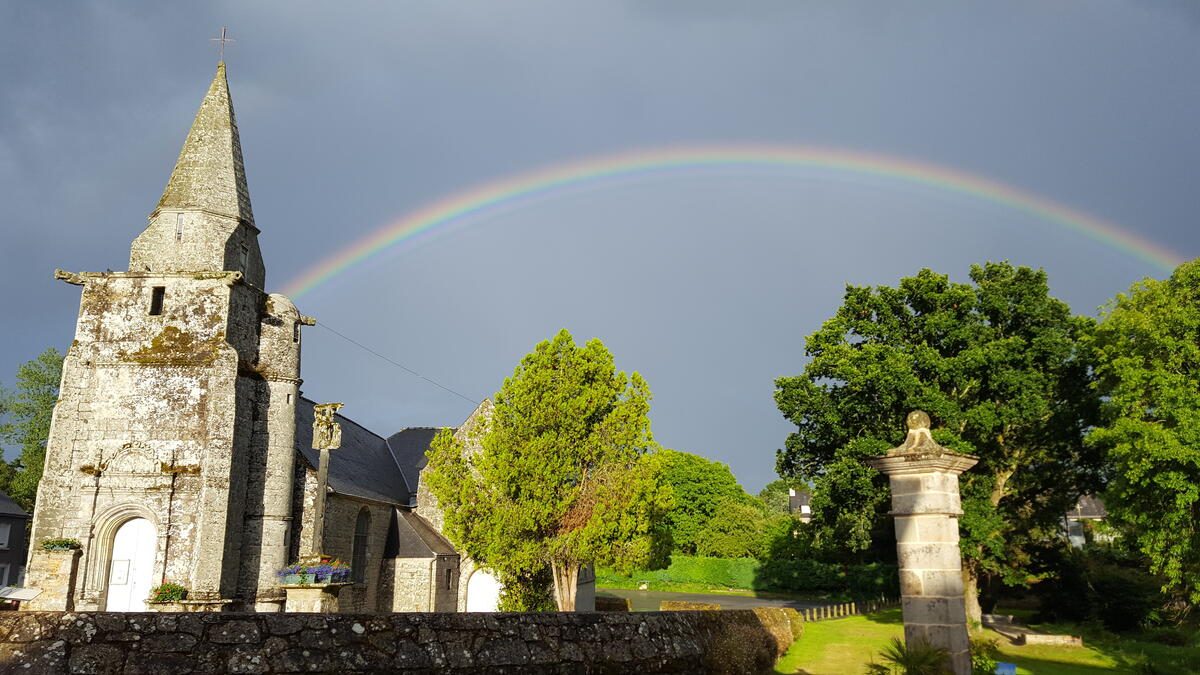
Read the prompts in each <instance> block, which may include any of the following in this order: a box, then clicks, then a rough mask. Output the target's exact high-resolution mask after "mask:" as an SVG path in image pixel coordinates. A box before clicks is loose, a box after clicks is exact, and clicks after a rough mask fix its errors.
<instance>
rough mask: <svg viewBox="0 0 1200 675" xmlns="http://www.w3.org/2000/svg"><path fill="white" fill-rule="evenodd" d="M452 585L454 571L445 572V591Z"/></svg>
mask: <svg viewBox="0 0 1200 675" xmlns="http://www.w3.org/2000/svg"><path fill="white" fill-rule="evenodd" d="M453 585H454V570H446V590H450V587H451V586H453Z"/></svg>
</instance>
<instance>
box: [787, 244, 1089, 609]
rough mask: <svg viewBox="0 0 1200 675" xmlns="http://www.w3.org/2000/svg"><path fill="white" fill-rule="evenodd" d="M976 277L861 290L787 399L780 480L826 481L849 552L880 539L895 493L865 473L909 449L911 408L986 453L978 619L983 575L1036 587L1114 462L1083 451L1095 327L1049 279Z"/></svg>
mask: <svg viewBox="0 0 1200 675" xmlns="http://www.w3.org/2000/svg"><path fill="white" fill-rule="evenodd" d="M970 277H971V281H972V282H973V284H961V283H951V282H950V281H949V279H948V278H947V277H946V276H945V275H941V274H936V273H934V272H932V271H930V270H928V269H925V270H921V271H920V272H919V273H918V274H917V275H916V276H915V277H909V278H905V279H902V280H901V281H900V285H899V286H898V287H896V288H891V287H886V286H879V287H876V288H874V289H872V288H870V287H859V286H847V288H846V293H845V296H844V301H843V304H842V306H841V307H840V308H839V309H838V311H837V314H836V315H835V316H834V317H833V318H831V319H829V320H828V321H826V322H825V324H824V325H823V326H822V327H821V329H820V330H818V331H817V332H815V333H813V334H812V335H811V336H809V337H808V339H807V341H806V343H805V349H806V353H807V354H808V356H810V357H811V361H810V362H809V363H808V365H807V366H806V367H805V369H804V373H803V374H802V375H798V376H795V377H783V378H779V379H778V380H777V381H776V387H777V389H776V392H775V400H776V403H777V404H778V406H779V409H780V411H781V412H782V413H783V414H784V416H786V417H787V418H788V419H789V420H791V421H792V422H794V423H795V424H796V426H797V429H796V431H795V432H794V433H792V434H791V435H790V436H789V437H788V439H787V443H786V447H785V449H784V450H781V451H780V452H779V455H778V467H777V468H778V470H779V473H780V475H781V476H784V477H785V478H791V477H795V478H803V479H812V480H814V481H815V485H814V494H813V500H812V504H813V511H814V515H813V523H812V525H813V526H814V529H815V530H816V531H817V532H818V535H817V536H818V537H820V536H826V537H829V538H832V541H833V543H834V544H835V545H836V546H843V547H846V548H849V549H855V550H861V549H864V548H866V547H867V546H868V545H869V544H870V532H871V531H872V529H873V528H874V526H875V524H876V523H878V522H879V521H880V520H881V519H882V518H883V515H884V514H883V509H884V508H885V507H886V503H887V501H886V498H887V488H886V480H885V479H884V477H883V476H882V475H880V474H878V473H875V472H872V471H869V470H866V471H864V470H863V468H861V462H862V460H864V459H867V458H869V457H874V456H878V455H879V454H881V453H882V452H884V451H885V450H886V449H887V448H888V447H892V446H896V445H899V444H900V443H901V442H902V441H903V439H904V435H905V425H904V419H905V416H906V415H907V413H908V412H910V411H911V410H914V409H922V410H925V411H927V412H928V413H929V414H930V416H931V417H932V418H933V419H934V421H935V426H936V428H935V429H934V432H933V435H934V438H935V439H936V440H937V441H938V442H939V443H941V444H943V445H945V446H947V447H950V448H952V449H954V450H958V451H962V452H969V453H972V454H975V455H978V456H979V458H980V461H979V464H978V465H977V466H976V467H975V468H973V469H972V470H971V471H969V472H967V473H966V474H964V475H963V477H962V488H961V490H962V495H963V510H964V515H963V517H962V519H961V521H960V529H961V533H962V550H963V554H964V560H963V564H964V571H965V575H964V577H965V579H966V581H967V596H966V597H967V601H968V611H969V613H970V615H971V616H972V617H974V618H976V619H978V616H979V614H980V607H979V604H978V582H979V580H980V579H981V578H985V579H986V580H988V581H992V580H995V579H1003V580H1004V581H1007V582H1008V583H1021V582H1023V581H1024V579H1025V578H1026V577H1027V575H1028V573H1029V557H1028V555H1027V554H1026V552H1025V550H1024V549H1025V548H1026V547H1027V546H1028V545H1029V544H1030V542H1033V541H1037V540H1043V539H1046V538H1048V537H1052V536H1057V533H1058V527H1059V526H1058V523H1059V522H1060V521H1061V518H1062V514H1063V513H1064V512H1065V511H1066V510H1067V508H1068V507H1069V506H1070V505H1071V504H1073V503H1074V500H1075V499H1076V498H1077V497H1078V495H1079V494H1080V493H1081V492H1090V491H1093V490H1096V489H1097V488H1098V487H1099V485H1100V482H1101V481H1100V478H1101V475H1100V474H1101V461H1100V456H1099V453H1098V452H1096V451H1095V450H1093V449H1091V448H1089V447H1087V446H1085V445H1084V443H1083V438H1084V435H1085V430H1086V429H1087V428H1088V427H1089V426H1090V425H1091V424H1092V423H1093V421H1094V419H1095V414H1096V397H1095V395H1094V393H1093V392H1092V391H1091V390H1090V382H1091V375H1090V370H1089V367H1088V364H1087V362H1086V359H1084V358H1081V351H1082V349H1083V347H1082V344H1081V338H1082V337H1084V336H1086V335H1088V333H1089V332H1090V331H1091V330H1092V328H1093V327H1094V322H1093V321H1091V320H1090V319H1087V318H1083V317H1073V316H1071V313H1070V309H1069V308H1068V307H1067V305H1066V304H1065V303H1063V302H1061V301H1059V300H1056V299H1054V298H1052V297H1050V295H1049V287H1048V285H1047V282H1046V275H1045V273H1044V272H1042V271H1040V270H1031V269H1029V268H1025V267H1013V266H1012V265H1010V264H1008V263H1007V262H1005V263H987V264H986V265H983V266H982V267H981V266H978V265H976V266H972V268H971V273H970ZM847 500H849V501H847ZM888 529H890V527H889V528H888ZM821 532H824V534H820V533H821Z"/></svg>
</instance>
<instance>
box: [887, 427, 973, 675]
mask: <svg viewBox="0 0 1200 675" xmlns="http://www.w3.org/2000/svg"><path fill="white" fill-rule="evenodd" d="M907 422H908V437H907V438H906V439H905V440H904V444H903V445H901V446H899V447H896V448H892V449H891V450H889V451H888V452H887V454H886V455H884V456H882V457H879V458H876V459H871V460H867V465H868V466H871V467H873V468H875V469H878V470H879V471H881V472H882V473H884V474H886V475H887V476H888V478H889V480H890V482H891V487H892V511H891V514H892V516H893V517H894V519H895V523H896V557H897V558H898V560H899V563H900V596H901V600H902V607H903V610H904V641H905V643H906V644H908V645H909V646H910V647H911V646H913V645H915V644H919V643H920V642H927V643H928V644H929V645H931V646H934V647H942V648H943V649H946V650H947V651H948V652H949V653H950V666H951V672H953V673H954V674H955V675H970V673H971V654H970V651H969V649H970V645H969V642H968V638H967V612H966V605H965V604H964V601H963V579H962V554H961V552H960V551H959V549H958V517H959V516H961V515H962V502H961V499H960V497H959V494H958V475H959V474H961V473H962V472H963V471H966V470H967V469H969V468H971V467H972V466H975V463H976V462H978V461H979V458H978V457H973V456H971V455H964V454H960V453H957V452H954V451H952V450H949V449H947V448H944V447H942V446H940V445H938V444H937V442H936V441H934V440H933V436H932V435H931V434H930V433H929V415H927V414H925V413H924V412H922V411H920V410H915V411H913V412H911V413H909V414H908V420H907Z"/></svg>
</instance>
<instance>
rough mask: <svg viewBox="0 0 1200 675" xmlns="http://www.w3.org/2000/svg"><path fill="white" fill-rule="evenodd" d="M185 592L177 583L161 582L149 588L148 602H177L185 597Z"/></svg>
mask: <svg viewBox="0 0 1200 675" xmlns="http://www.w3.org/2000/svg"><path fill="white" fill-rule="evenodd" d="M187 593H188V592H187V589H186V588H184V587H183V586H180V585H179V584H163V585H161V586H155V587H154V588H151V589H150V602H179V601H180V600H184V599H186V598H187Z"/></svg>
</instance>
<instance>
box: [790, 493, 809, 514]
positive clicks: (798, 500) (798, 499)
mask: <svg viewBox="0 0 1200 675" xmlns="http://www.w3.org/2000/svg"><path fill="white" fill-rule="evenodd" d="M794 492H795V494H791V495H788V510H789V511H791V512H792V513H799V512H800V507H801V506H808V505H809V502H810V501H811V500H812V493H811V492H809V491H808V490H795V491H794Z"/></svg>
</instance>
